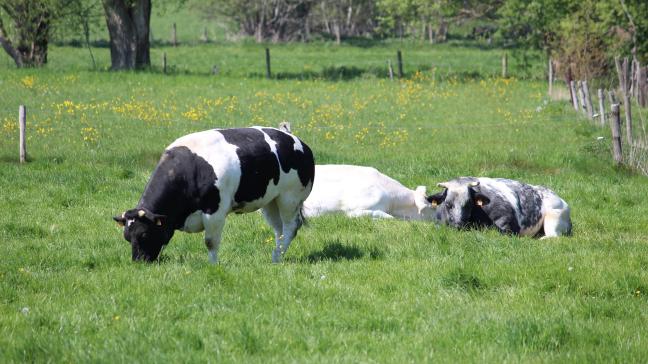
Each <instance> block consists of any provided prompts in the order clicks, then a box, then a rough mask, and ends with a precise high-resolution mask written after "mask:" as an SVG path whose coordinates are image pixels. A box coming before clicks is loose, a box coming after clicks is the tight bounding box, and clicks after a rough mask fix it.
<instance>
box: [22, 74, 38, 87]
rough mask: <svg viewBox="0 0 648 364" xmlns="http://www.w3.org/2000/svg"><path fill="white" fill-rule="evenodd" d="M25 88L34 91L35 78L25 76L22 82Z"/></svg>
mask: <svg viewBox="0 0 648 364" xmlns="http://www.w3.org/2000/svg"><path fill="white" fill-rule="evenodd" d="M20 83H22V85H23V87H24V88H27V89H32V88H34V83H35V79H34V76H25V77H23V78H22V79H21V80H20Z"/></svg>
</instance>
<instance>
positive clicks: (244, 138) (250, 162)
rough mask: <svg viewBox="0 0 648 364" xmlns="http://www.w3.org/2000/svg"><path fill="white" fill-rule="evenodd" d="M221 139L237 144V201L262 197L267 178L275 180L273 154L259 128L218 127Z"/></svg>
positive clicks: (275, 170)
mask: <svg viewBox="0 0 648 364" xmlns="http://www.w3.org/2000/svg"><path fill="white" fill-rule="evenodd" d="M218 132H219V133H221V134H222V135H223V137H224V138H225V141H227V142H228V143H229V144H232V145H235V146H237V149H236V155H237V156H238V158H239V161H240V163H241V181H240V183H239V187H238V189H237V190H236V194H235V195H234V201H236V203H237V204H241V203H245V202H251V201H254V200H257V199H259V198H261V197H263V196H264V195H265V194H266V190H267V187H268V184H269V183H270V181H273V182H274V184H275V185H276V184H278V183H279V162H278V161H277V156H275V154H274V153H273V152H272V150H271V149H270V145H269V144H268V143H267V142H266V141H265V137H264V134H263V132H262V131H261V130H258V129H254V128H240V129H222V130H218Z"/></svg>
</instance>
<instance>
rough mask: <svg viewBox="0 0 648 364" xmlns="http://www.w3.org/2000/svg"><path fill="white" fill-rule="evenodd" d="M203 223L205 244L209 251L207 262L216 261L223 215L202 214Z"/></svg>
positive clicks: (223, 222) (223, 220)
mask: <svg viewBox="0 0 648 364" xmlns="http://www.w3.org/2000/svg"><path fill="white" fill-rule="evenodd" d="M203 225H204V227H205V246H207V250H208V251H209V262H210V263H212V264H216V263H218V248H219V247H220V242H221V233H222V232H223V226H225V216H224V215H222V214H213V215H209V214H203Z"/></svg>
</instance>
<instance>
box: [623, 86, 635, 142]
mask: <svg viewBox="0 0 648 364" xmlns="http://www.w3.org/2000/svg"><path fill="white" fill-rule="evenodd" d="M623 110H624V111H625V119H626V138H627V139H628V144H630V145H632V141H633V140H634V139H633V138H632V107H631V106H630V92H626V93H625V94H623Z"/></svg>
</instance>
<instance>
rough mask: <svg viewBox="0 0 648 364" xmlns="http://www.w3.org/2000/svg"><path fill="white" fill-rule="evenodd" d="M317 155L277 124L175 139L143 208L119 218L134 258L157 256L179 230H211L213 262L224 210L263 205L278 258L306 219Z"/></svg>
mask: <svg viewBox="0 0 648 364" xmlns="http://www.w3.org/2000/svg"><path fill="white" fill-rule="evenodd" d="M314 176H315V162H314V160H313V153H312V152H311V150H310V148H309V147H308V146H307V145H306V144H304V143H303V142H301V141H300V140H299V139H298V138H297V137H295V136H293V135H292V134H289V133H285V132H283V131H280V130H278V129H275V128H264V127H251V128H238V129H215V130H207V131H202V132H198V133H193V134H189V135H185V136H183V137H181V138H179V139H177V140H176V141H174V142H173V143H171V145H169V146H168V147H167V148H166V150H165V151H164V153H163V154H162V157H161V158H160V161H159V162H158V165H157V167H156V168H155V170H154V171H153V175H152V176H151V178H150V180H149V182H148V184H147V185H146V188H145V190H144V193H143V194H142V197H141V198H140V201H139V203H138V204H137V207H135V208H134V209H132V210H128V211H126V212H124V213H123V214H122V215H121V216H116V217H114V220H115V221H117V222H118V223H119V224H120V225H122V226H124V237H125V238H126V240H128V241H129V242H130V243H131V246H132V258H133V260H146V261H152V260H155V259H156V258H157V257H158V255H159V254H160V252H161V250H162V249H163V248H164V247H165V246H166V245H167V244H168V243H169V241H170V240H171V237H172V236H173V233H174V231H175V230H182V231H186V232H200V231H203V230H204V231H205V244H206V245H207V249H208V250H209V259H210V261H211V262H212V263H216V262H217V261H218V247H219V245H220V241H221V232H222V230H223V226H224V225H225V217H226V216H227V215H228V214H229V213H230V212H235V213H245V212H251V211H255V210H258V209H260V208H261V209H262V211H263V215H264V217H265V219H266V220H267V221H268V223H269V224H270V225H271V226H272V228H273V229H274V231H275V242H276V247H275V249H274V251H273V253H272V261H273V262H279V261H280V260H281V255H282V254H284V253H285V252H286V251H287V250H288V247H289V246H290V242H291V241H292V240H293V238H294V237H295V234H296V233H297V230H298V229H299V227H300V226H301V224H302V215H301V208H302V204H303V202H304V200H305V199H306V197H308V195H309V194H310V191H311V189H312V187H313V179H314Z"/></svg>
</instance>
